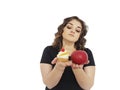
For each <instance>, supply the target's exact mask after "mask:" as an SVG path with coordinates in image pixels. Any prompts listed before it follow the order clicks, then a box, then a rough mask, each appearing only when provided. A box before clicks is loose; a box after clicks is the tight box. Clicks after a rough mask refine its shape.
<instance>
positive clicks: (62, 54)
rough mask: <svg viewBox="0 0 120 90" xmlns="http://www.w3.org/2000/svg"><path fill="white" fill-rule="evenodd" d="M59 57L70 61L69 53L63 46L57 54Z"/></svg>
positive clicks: (61, 59) (64, 60)
mask: <svg viewBox="0 0 120 90" xmlns="http://www.w3.org/2000/svg"><path fill="white" fill-rule="evenodd" d="M57 58H58V61H62V62H67V61H69V60H68V59H69V53H68V52H67V51H66V50H65V49H64V48H62V49H61V50H60V52H59V53H58V54H57Z"/></svg>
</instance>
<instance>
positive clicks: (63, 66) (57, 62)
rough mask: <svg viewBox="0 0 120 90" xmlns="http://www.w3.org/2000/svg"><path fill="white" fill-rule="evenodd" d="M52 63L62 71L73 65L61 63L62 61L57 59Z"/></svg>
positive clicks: (68, 62) (70, 62)
mask: <svg viewBox="0 0 120 90" xmlns="http://www.w3.org/2000/svg"><path fill="white" fill-rule="evenodd" d="M51 63H52V64H56V65H55V68H57V69H60V70H64V69H65V67H67V66H71V65H72V61H67V62H61V61H58V60H57V58H54V59H53V60H52V62H51Z"/></svg>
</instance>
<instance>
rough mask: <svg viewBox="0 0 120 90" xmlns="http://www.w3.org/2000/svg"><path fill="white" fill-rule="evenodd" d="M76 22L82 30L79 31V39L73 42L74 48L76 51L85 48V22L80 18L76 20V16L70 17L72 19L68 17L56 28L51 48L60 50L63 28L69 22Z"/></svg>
mask: <svg viewBox="0 0 120 90" xmlns="http://www.w3.org/2000/svg"><path fill="white" fill-rule="evenodd" d="M73 19H75V20H77V21H79V22H80V23H81V25H82V30H81V34H80V37H79V39H78V40H77V41H76V42H75V46H74V47H75V48H76V49H77V50H80V49H81V50H84V48H85V43H86V39H85V35H86V34H87V26H86V24H85V22H84V21H83V20H81V19H80V18H78V17H77V16H72V17H68V18H65V19H64V21H63V23H62V24H61V25H60V26H59V27H58V32H57V33H55V39H54V42H53V44H52V46H53V47H58V48H59V49H61V48H62V45H63V44H62V39H63V37H62V33H63V29H64V27H65V26H66V25H67V24H68V23H69V22H70V21H71V20H73Z"/></svg>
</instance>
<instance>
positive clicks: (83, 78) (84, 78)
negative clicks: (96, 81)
mask: <svg viewBox="0 0 120 90" xmlns="http://www.w3.org/2000/svg"><path fill="white" fill-rule="evenodd" d="M72 70H73V73H74V75H75V78H76V80H77V82H78V84H79V85H80V86H81V87H82V88H83V89H84V90H90V88H91V87H92V85H93V81H92V80H91V79H90V78H89V76H88V75H87V74H86V73H85V72H84V70H83V69H72Z"/></svg>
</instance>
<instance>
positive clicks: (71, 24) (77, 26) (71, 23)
mask: <svg viewBox="0 0 120 90" xmlns="http://www.w3.org/2000/svg"><path fill="white" fill-rule="evenodd" d="M68 24H70V25H73V24H72V23H68ZM77 27H78V28H80V29H82V27H80V26H77Z"/></svg>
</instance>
